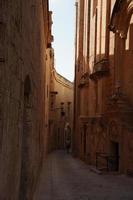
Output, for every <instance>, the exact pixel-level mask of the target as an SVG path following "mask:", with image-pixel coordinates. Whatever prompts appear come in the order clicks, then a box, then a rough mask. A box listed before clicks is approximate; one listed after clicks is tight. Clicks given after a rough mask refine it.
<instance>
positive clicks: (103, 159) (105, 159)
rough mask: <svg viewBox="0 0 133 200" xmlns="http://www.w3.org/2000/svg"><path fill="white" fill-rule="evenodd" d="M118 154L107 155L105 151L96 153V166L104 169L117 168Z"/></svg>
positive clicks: (116, 169) (115, 169)
mask: <svg viewBox="0 0 133 200" xmlns="http://www.w3.org/2000/svg"><path fill="white" fill-rule="evenodd" d="M119 158H120V157H119V156H112V155H108V154H107V153H100V152H97V153H96V168H97V169H99V170H105V171H118V170H119Z"/></svg>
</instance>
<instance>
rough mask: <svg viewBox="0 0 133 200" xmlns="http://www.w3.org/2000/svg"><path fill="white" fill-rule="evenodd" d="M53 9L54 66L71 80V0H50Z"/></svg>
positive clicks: (72, 9) (72, 46)
mask: <svg viewBox="0 0 133 200" xmlns="http://www.w3.org/2000/svg"><path fill="white" fill-rule="evenodd" d="M50 10H51V11H53V27H52V33H53V35H54V43H53V48H54V50H55V68H56V70H57V72H58V73H60V74H61V75H63V76H64V77H66V78H67V79H69V80H71V81H73V79H74V31H75V25H74V19H75V6H74V1H73V0H50Z"/></svg>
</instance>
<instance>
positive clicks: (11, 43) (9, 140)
mask: <svg viewBox="0 0 133 200" xmlns="http://www.w3.org/2000/svg"><path fill="white" fill-rule="evenodd" d="M48 9H49V8H48V1H47V0H43V1H41V0H30V1H27V0H23V1H22V0H18V1H16V0H12V1H8V0H1V1H0V199H1V200H18V199H19V200H21V199H22V200H26V199H27V200H28V199H29V200H31V199H32V197H33V193H34V190H35V186H36V182H37V177H38V174H39V171H40V167H41V164H42V160H43V158H44V157H45V154H46V145H47V144H46V143H47V135H46V131H45V129H46V127H45V126H46V125H47V117H45V113H46V107H48V105H47V104H48V102H47V100H46V98H45V97H46V84H45V81H46V76H45V75H46V71H47V69H48V68H49V67H48V66H49V63H48V61H47V52H48V51H49V50H48V49H49V48H50V43H51V39H52V37H51V34H50V28H51V27H50V23H49V19H50V15H49V10H48Z"/></svg>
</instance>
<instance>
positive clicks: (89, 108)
mask: <svg viewBox="0 0 133 200" xmlns="http://www.w3.org/2000/svg"><path fill="white" fill-rule="evenodd" d="M132 40H133V1H132V0H129V1H128V0H125V1H121V0H108V1H103V0H94V1H90V0H84V1H82V0H77V1H76V37H75V44H76V46H75V49H76V50H75V94H74V96H75V102H74V105H75V106H74V136H73V138H74V142H73V148H74V154H75V155H77V156H79V157H80V158H82V159H84V160H85V161H86V162H88V163H89V164H92V165H96V166H97V167H98V168H100V169H104V170H110V171H119V172H120V173H125V174H133V148H132V147H133V135H132V134H133V90H132V87H133V81H132V76H133V68H132V65H133V51H132V48H133V45H132V44H133V41H132Z"/></svg>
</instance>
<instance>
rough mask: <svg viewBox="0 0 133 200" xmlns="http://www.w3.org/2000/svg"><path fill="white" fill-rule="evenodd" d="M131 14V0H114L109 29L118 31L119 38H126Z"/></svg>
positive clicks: (132, 9)
mask: <svg viewBox="0 0 133 200" xmlns="http://www.w3.org/2000/svg"><path fill="white" fill-rule="evenodd" d="M132 14H133V1H132V0H126V1H123V0H116V3H115V5H114V9H113V12H112V16H111V21H110V25H109V28H110V30H111V31H113V32H114V33H118V34H119V36H120V38H122V39H126V38H127V32H128V28H129V24H130V19H131V16H132ZM123 16H124V17H123Z"/></svg>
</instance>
